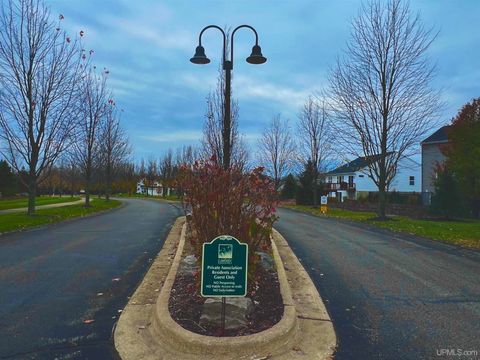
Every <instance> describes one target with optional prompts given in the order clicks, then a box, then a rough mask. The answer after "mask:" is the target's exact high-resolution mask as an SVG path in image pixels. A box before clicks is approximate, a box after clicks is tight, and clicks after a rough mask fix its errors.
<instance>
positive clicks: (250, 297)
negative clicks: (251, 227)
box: [168, 227, 284, 336]
mask: <svg viewBox="0 0 480 360" xmlns="http://www.w3.org/2000/svg"><path fill="white" fill-rule="evenodd" d="M192 236H194V234H192V231H191V228H190V227H187V239H188V238H191V237H192ZM192 242H194V241H193V240H192V239H190V241H188V240H187V241H186V242H185V246H184V248H183V254H182V260H181V261H180V266H179V268H178V272H177V275H176V277H175V282H174V284H173V287H172V290H171V293H170V300H169V304H168V305H169V306H168V307H169V310H170V314H171V315H172V318H173V319H174V320H175V321H176V322H177V323H178V324H180V325H181V326H182V327H183V328H185V329H187V330H190V331H192V332H195V333H197V334H202V335H211V336H219V335H220V334H221V329H220V321H221V319H220V306H221V299H219V298H205V297H202V296H201V295H200V288H199V286H198V284H199V277H200V261H199V259H198V258H197V256H196V254H195V251H194V247H193V246H192ZM262 250H263V251H259V252H257V253H256V254H255V256H256V257H257V258H258V262H257V264H256V266H255V269H254V270H253V271H252V272H251V274H252V278H251V280H250V281H249V283H248V291H247V296H246V297H244V298H230V299H227V305H226V306H227V312H226V319H225V322H226V324H225V336H239V335H247V334H254V333H257V332H260V331H263V330H265V329H268V328H270V327H272V326H273V325H275V324H276V323H277V322H278V321H280V319H281V318H282V314H283V310H284V309H283V302H282V295H281V293H280V284H279V280H278V274H277V271H276V267H275V264H274V260H273V253H272V248H271V246H268V247H267V246H266V247H264V248H263V249H262Z"/></svg>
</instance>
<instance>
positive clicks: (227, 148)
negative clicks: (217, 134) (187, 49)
mask: <svg viewBox="0 0 480 360" xmlns="http://www.w3.org/2000/svg"><path fill="white" fill-rule="evenodd" d="M210 28H214V29H217V30H219V31H220V32H221V33H222V35H223V54H222V62H223V64H222V65H223V70H224V71H225V93H224V99H225V104H224V106H225V108H224V112H223V113H224V118H223V134H222V138H223V167H224V168H225V169H228V168H229V167H230V158H231V143H230V132H231V130H230V128H231V114H230V94H231V79H232V69H233V38H234V35H235V33H236V32H237V30H239V29H242V28H248V29H250V30H252V31H253V32H254V34H255V45H254V46H253V48H252V53H251V54H250V56H249V57H248V58H247V59H246V61H247V62H248V63H250V64H263V63H264V62H266V61H267V58H265V57H264V56H263V55H262V49H261V48H260V46H259V45H258V34H257V31H256V30H255V29H254V28H253V27H251V26H250V25H240V26H237V27H236V28H235V30H233V32H232V36H231V45H230V60H228V59H227V36H226V34H225V32H224V31H223V29H222V28H221V27H219V26H217V25H209V26H206V27H204V28H203V29H202V31H201V32H200V35H199V37H198V46H197V48H196V49H195V55H194V56H193V57H192V58H191V59H190V61H191V62H192V63H194V64H200V65H204V64H208V63H209V62H210V59H209V58H208V57H207V56H206V55H205V49H204V48H203V46H202V35H203V33H204V32H205V30H207V29H210Z"/></svg>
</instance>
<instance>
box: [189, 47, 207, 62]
mask: <svg viewBox="0 0 480 360" xmlns="http://www.w3.org/2000/svg"><path fill="white" fill-rule="evenodd" d="M190 61H191V62H192V63H194V64H199V65H203V64H208V63H209V62H210V59H209V58H208V57H207V56H206V55H205V49H204V48H203V46H202V45H198V46H197V48H196V49H195V55H193V57H192V58H191V59H190Z"/></svg>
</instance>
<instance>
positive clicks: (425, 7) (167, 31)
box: [46, 0, 480, 159]
mask: <svg viewBox="0 0 480 360" xmlns="http://www.w3.org/2000/svg"><path fill="white" fill-rule="evenodd" d="M46 1H47V3H48V4H49V5H50V6H51V10H52V13H53V15H55V16H57V15H58V14H60V13H61V14H63V15H64V16H65V20H64V27H65V28H66V29H67V30H68V31H69V32H71V33H73V32H77V33H78V32H79V31H80V30H83V31H85V36H84V42H85V47H86V48H87V49H93V50H95V57H94V62H95V64H96V65H97V66H99V67H102V68H103V67H107V68H108V69H109V70H110V79H109V82H110V86H111V88H112V89H113V91H114V94H115V97H116V101H117V105H118V106H119V107H121V108H122V109H124V113H123V118H122V121H123V124H124V127H125V128H126V130H127V132H128V135H129V137H130V140H131V142H132V144H133V146H134V151H135V158H136V159H139V158H141V157H145V158H148V157H149V156H160V155H161V154H162V153H163V152H164V151H166V149H168V148H169V147H172V148H177V147H178V146H181V145H183V144H192V145H196V144H198V142H199V139H200V137H201V130H202V124H203V120H204V113H205V97H206V95H207V94H208V92H209V91H210V90H212V89H213V88H214V86H215V83H216V78H217V69H218V65H219V60H220V58H221V37H220V34H219V33H218V32H216V31H214V30H209V31H208V32H206V33H205V35H204V37H203V45H204V47H205V49H206V53H207V56H208V57H210V59H211V60H212V63H210V64H209V65H204V66H199V65H193V64H192V63H190V62H189V59H190V58H191V57H192V55H193V52H194V49H195V46H196V45H197V42H198V33H199V32H200V30H201V29H202V28H203V27H204V26H206V25H209V24H216V25H219V26H221V27H224V26H231V27H235V26H237V25H241V24H249V25H251V26H253V27H255V28H256V30H257V31H258V34H259V38H260V40H259V44H260V46H261V47H262V51H263V55H264V56H266V57H267V58H268V61H267V62H266V63H265V64H263V65H250V64H247V63H246V62H245V58H246V57H247V56H248V55H249V54H250V51H251V47H252V45H253V42H254V37H253V33H251V32H250V31H248V30H246V29H242V30H240V31H238V32H237V35H236V36H235V59H234V70H233V83H232V87H233V88H232V91H233V94H234V96H235V97H236V98H237V99H238V102H239V106H240V132H241V133H242V134H243V135H244V136H245V139H246V140H247V142H248V143H249V144H251V145H252V146H253V145H254V144H255V143H256V141H257V139H258V137H259V135H260V133H261V131H262V129H263V128H264V127H265V126H266V124H267V123H268V122H269V120H270V119H271V118H272V116H274V115H275V114H277V113H281V115H282V116H283V117H286V118H289V119H290V121H291V125H293V126H295V123H296V121H297V114H298V111H299V108H300V106H301V105H302V103H303V102H304V100H305V98H306V97H307V96H308V95H309V94H311V93H313V92H315V91H318V90H319V89H321V88H323V87H326V85H327V83H326V78H327V75H328V71H329V67H330V66H332V65H333V63H334V61H335V57H336V56H337V55H338V54H340V53H341V51H342V49H344V48H345V44H346V42H347V40H348V38H349V32H350V20H351V19H352V17H354V16H355V15H357V14H358V11H359V7H360V3H361V2H360V1H357V0H351V1H348V0H337V1H333V0H328V1H323V0H322V1H320V0H318V1H302V0H295V1H294V0H292V1H273V0H272V1H258V0H257V1H245V0H242V1H211V0H203V1H196V0H191V1H181V0H172V1H158V0H156V1H154V0H152V1H146V0H144V1H141V0H135V1H133V0H82V1H71V0H68V1H67V0H46ZM411 7H412V9H413V10H415V11H419V12H420V14H421V17H422V19H423V21H424V23H425V24H426V25H427V27H433V28H435V29H436V30H438V31H440V34H439V36H438V38H437V40H436V41H435V43H434V44H433V46H432V47H431V49H430V52H429V56H430V57H431V59H432V61H434V62H436V63H437V67H438V75H437V77H436V80H435V84H434V86H435V87H437V88H442V89H443V97H444V101H445V102H446V108H445V110H444V113H443V117H442V119H443V121H444V122H445V123H446V122H448V121H449V120H450V119H451V118H452V117H453V116H454V115H455V114H456V113H457V111H458V109H459V107H460V106H461V105H462V104H463V103H465V102H467V101H470V100H471V99H472V98H473V97H478V96H480V91H479V90H480V66H479V58H480V56H479V55H480V50H479V49H480V48H479V46H478V45H479V44H480V31H479V28H478V24H479V23H478V16H479V14H480V1H478V0H450V1H447V0H423V1H412V2H411ZM433 130H434V129H432V131H433Z"/></svg>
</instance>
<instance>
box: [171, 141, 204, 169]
mask: <svg viewBox="0 0 480 360" xmlns="http://www.w3.org/2000/svg"><path fill="white" fill-rule="evenodd" d="M197 158H198V150H197V149H196V148H194V147H193V146H192V145H188V146H182V147H181V148H178V149H177V155H176V159H175V163H176V164H175V165H176V166H177V167H180V166H190V165H193V163H194V162H195V160H197Z"/></svg>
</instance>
